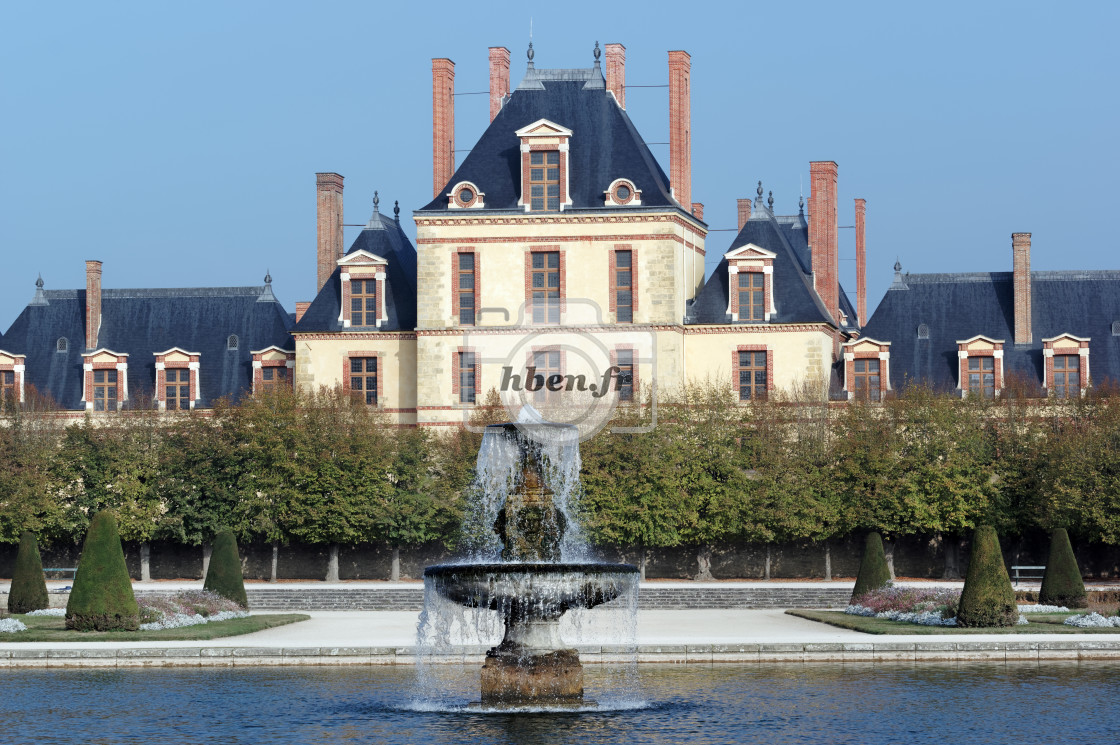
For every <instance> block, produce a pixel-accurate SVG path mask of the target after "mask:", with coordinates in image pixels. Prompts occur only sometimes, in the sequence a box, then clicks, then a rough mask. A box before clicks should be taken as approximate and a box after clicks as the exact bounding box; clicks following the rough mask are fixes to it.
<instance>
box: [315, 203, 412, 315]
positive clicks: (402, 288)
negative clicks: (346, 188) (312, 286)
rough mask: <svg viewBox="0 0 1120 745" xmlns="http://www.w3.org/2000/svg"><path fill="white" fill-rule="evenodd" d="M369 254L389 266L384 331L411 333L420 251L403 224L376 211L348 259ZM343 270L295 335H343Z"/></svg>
mask: <svg viewBox="0 0 1120 745" xmlns="http://www.w3.org/2000/svg"><path fill="white" fill-rule="evenodd" d="M356 251H366V252H368V253H371V254H374V255H376V256H380V257H381V258H383V259H385V260H386V261H387V262H388V267H386V270H385V285H386V287H385V315H386V316H387V320H386V321H385V322H384V323H382V324H381V327H380V330H382V331H411V330H413V329H415V328H416V249H415V248H414V247H413V245H412V242H411V241H409V240H408V236H407V235H405V234H404V231H403V230H402V229H401V225H400V222H399V221H398V220H396V219H393V218H390V217H386V216H385V215H382V214H381V213H380V212H378V211H377V210H376V209H375V210H374V213H373V216H372V217H371V218H370V221H369V222H368V223H367V224H366V227H365V228H364V229H363V230H362V232H361V233H359V234H358V237H357V238H355V239H354V243H353V244H352V245H351V246H350V250H348V251H347V252H346V255H347V256H349V255H350V254H352V253H354V252H356ZM340 273H341V269H340V268H339V267H335V270H334V271H333V272H332V273H331V276H330V278H329V279H328V280H327V283H326V284H325V285H323V288H322V289H321V290H319V294H318V295H316V296H315V299H314V300H313V301H312V302H311V305H310V306H308V308H307V310H306V311H305V312H304V314H303V317H302V318H301V319H300V320H299V323H297V324H296V327H295V328H294V329H293V332H294V333H297V334H298V333H321V332H332V331H342V328H343V327H342V322H341V321H339V320H338V316H339V314H340V312H341V310H342V295H341V292H342V287H341V282H339V276H338V275H339V274H340Z"/></svg>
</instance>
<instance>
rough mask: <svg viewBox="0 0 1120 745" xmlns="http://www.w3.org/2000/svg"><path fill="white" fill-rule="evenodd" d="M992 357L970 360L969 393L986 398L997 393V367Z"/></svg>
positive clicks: (970, 358)
mask: <svg viewBox="0 0 1120 745" xmlns="http://www.w3.org/2000/svg"><path fill="white" fill-rule="evenodd" d="M995 362H996V361H995V359H994V358H992V357H969V358H968V392H969V393H975V394H976V395H978V396H982V397H984V398H993V397H995V393H996V372H995V369H996V365H995Z"/></svg>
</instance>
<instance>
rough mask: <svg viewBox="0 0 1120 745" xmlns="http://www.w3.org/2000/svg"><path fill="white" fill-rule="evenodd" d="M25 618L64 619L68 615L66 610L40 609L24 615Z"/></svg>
mask: <svg viewBox="0 0 1120 745" xmlns="http://www.w3.org/2000/svg"><path fill="white" fill-rule="evenodd" d="M24 615H25V616H54V617H56V618H62V617H63V616H65V615H66V609H65V608H40V609H39V610H33V611H29V612H27V613H25V614H24Z"/></svg>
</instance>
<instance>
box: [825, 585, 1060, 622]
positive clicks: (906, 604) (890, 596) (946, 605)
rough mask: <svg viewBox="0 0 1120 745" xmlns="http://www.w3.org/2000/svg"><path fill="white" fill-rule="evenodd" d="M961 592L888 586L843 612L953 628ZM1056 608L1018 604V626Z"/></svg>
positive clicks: (934, 588) (863, 598)
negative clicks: (1026, 615)
mask: <svg viewBox="0 0 1120 745" xmlns="http://www.w3.org/2000/svg"><path fill="white" fill-rule="evenodd" d="M960 599H961V591H960V590H958V589H956V588H950V587H895V586H893V585H888V586H887V587H883V588H880V589H878V590H872V591H871V592H868V593H865V594H863V595H861V596H859V597H858V598H856V599H855V602H853V603H852V604H851V605H849V606H848V607H847V608H845V609H844V612H845V613H848V614H849V615H853V616H874V617H875V618H885V619H887V620H888V621H900V622H902V623H915V624H918V625H920V626H956V625H957V619H956V616H957V604H958V603H959V602H960ZM1068 611H1069V609H1068V608H1064V607H1059V606H1056V605H1020V606H1019V620H1018V622H1017V623H1018V624H1019V625H1023V624H1025V623H1029V621H1028V620H1027V619H1026V617H1025V616H1024V615H1023V614H1024V613H1066V612H1068Z"/></svg>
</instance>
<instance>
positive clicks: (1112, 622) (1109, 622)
mask: <svg viewBox="0 0 1120 745" xmlns="http://www.w3.org/2000/svg"><path fill="white" fill-rule="evenodd" d="M1062 623H1064V624H1065V625H1066V626H1077V627H1079V628H1082V629H1094V628H1097V629H1103V628H1108V627H1110V626H1117V627H1120V616H1102V615H1101V614H1100V613H1090V614H1088V615H1085V616H1070V617H1069V618H1067V619H1066V620H1065V621H1063V622H1062Z"/></svg>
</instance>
